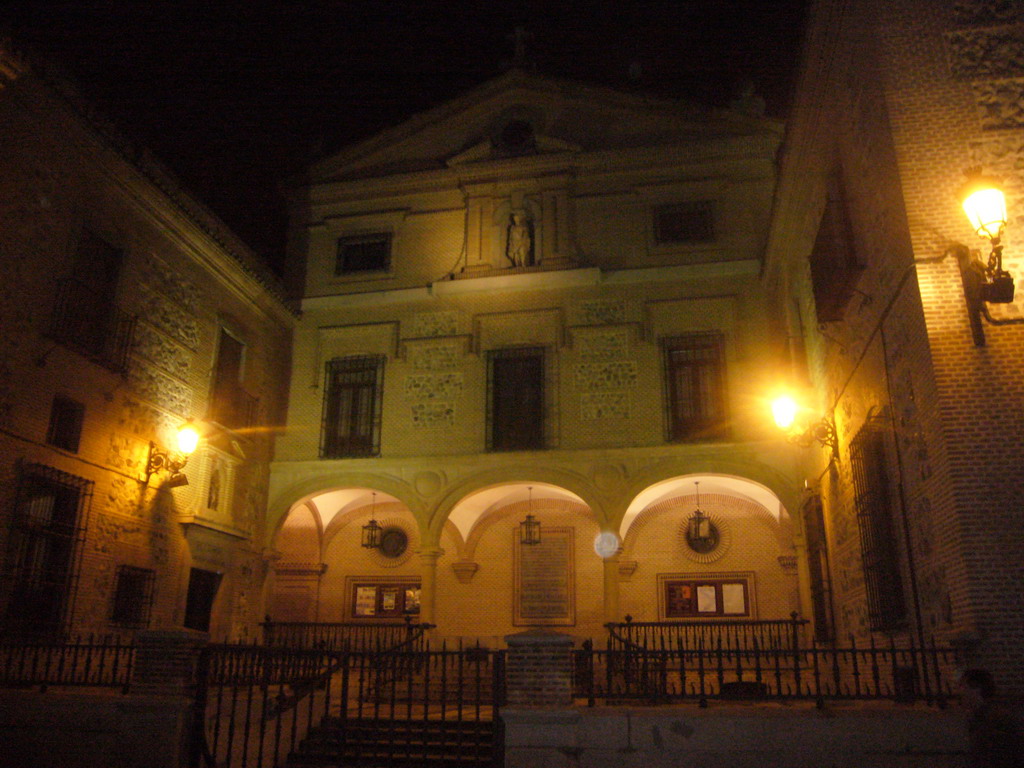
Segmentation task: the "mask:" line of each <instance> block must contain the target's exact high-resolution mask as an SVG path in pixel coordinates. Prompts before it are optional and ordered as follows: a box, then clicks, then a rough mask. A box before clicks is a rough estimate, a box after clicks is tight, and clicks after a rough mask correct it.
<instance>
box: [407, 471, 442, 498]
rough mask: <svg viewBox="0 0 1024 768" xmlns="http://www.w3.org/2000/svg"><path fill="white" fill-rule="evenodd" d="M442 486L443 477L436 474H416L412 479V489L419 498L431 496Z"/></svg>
mask: <svg viewBox="0 0 1024 768" xmlns="http://www.w3.org/2000/svg"><path fill="white" fill-rule="evenodd" d="M443 486H444V477H443V476H442V475H441V474H439V473H438V472H418V473H416V476H415V477H414V478H413V479H412V487H413V488H415V489H416V493H418V494H419V495H420V496H427V497H429V496H433V495H434V494H435V493H437V492H438V491H440V490H441V488H442V487H443Z"/></svg>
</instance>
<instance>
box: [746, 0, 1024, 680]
mask: <svg viewBox="0 0 1024 768" xmlns="http://www.w3.org/2000/svg"><path fill="white" fill-rule="evenodd" d="M1021 21H1022V19H1021V8H1020V4H1019V3H1013V2H1007V3H1000V2H986V1H985V0H962V1H960V2H945V3H933V2H923V1H920V2H919V1H918V0H906V1H904V2H898V3H890V2H868V3H853V2H816V3H814V4H812V12H811V17H810V22H809V26H808V32H807V39H806V43H805V51H804V56H803V64H802V69H801V72H800V75H799V81H798V85H797V89H796V101H795V105H794V108H793V111H792V114H791V117H790V119H789V122H788V124H787V137H786V140H785V144H784V148H783V151H782V154H781V164H780V167H781V171H780V180H779V185H778V188H777V191H776V194H775V209H774V215H773V223H772V227H771V233H770V236H769V239H768V247H767V251H766V260H765V265H766V270H765V274H766V288H767V290H769V291H770V292H771V293H772V295H773V296H774V297H775V300H776V305H775V306H776V311H777V313H778V316H780V317H783V318H785V321H786V327H787V336H788V337H789V338H790V339H791V341H792V353H793V354H792V360H793V378H794V381H795V382H796V383H798V384H801V385H802V386H803V388H804V393H805V398H806V399H805V403H806V405H807V406H808V407H809V408H810V411H809V412H808V413H807V414H806V421H805V423H807V424H810V425H812V426H813V424H814V422H815V421H816V420H817V419H819V418H821V417H825V418H826V419H828V420H831V421H832V424H833V425H834V428H835V435H836V437H837V443H838V444H837V450H836V454H835V460H834V461H832V462H831V463H828V464H827V465H826V462H825V459H826V458H827V455H826V456H822V457H821V459H822V460H821V461H819V462H817V463H815V462H813V461H809V462H808V463H807V464H806V465H805V467H804V476H805V478H806V479H807V481H808V487H809V489H810V493H809V496H808V499H807V502H806V504H805V505H804V507H803V511H802V513H801V515H800V516H801V517H802V521H801V522H802V523H803V530H804V531H805V533H806V535H807V537H808V541H807V550H808V552H812V551H817V552H819V553H820V554H819V555H818V557H817V560H818V562H817V564H814V563H812V565H811V570H812V572H813V571H815V570H817V573H818V574H819V575H816V576H815V577H814V579H813V581H815V582H816V591H817V594H818V595H820V598H819V600H818V603H819V606H818V607H819V611H820V613H821V616H822V618H824V619H825V620H826V621H827V622H828V623H829V625H830V626H831V627H832V631H833V632H834V634H835V635H836V636H837V637H839V638H846V637H848V636H849V635H853V636H856V637H865V636H866V635H868V634H874V635H875V636H876V637H888V636H895V637H906V636H911V637H917V638H921V637H923V638H929V637H935V638H936V639H937V641H938V642H940V643H941V642H953V643H957V644H960V645H961V646H962V647H963V648H964V650H965V651H966V652H967V654H968V655H967V659H968V660H969V661H970V662H971V663H973V664H977V665H980V666H983V667H987V668H990V669H992V670H994V671H996V672H997V673H998V676H999V677H1000V679H1001V683H1002V684H1003V686H1004V688H1006V689H1008V690H1013V691H1014V692H1016V693H1018V694H1019V693H1020V692H1022V691H1024V655H1022V654H1024V650H1022V649H1024V634H1022V633H1024V599H1022V596H1021V591H1020V589H1019V585H1020V584H1021V583H1022V581H1024V570H1022V568H1024V565H1022V563H1024V525H1022V523H1021V511H1022V506H1021V489H1022V487H1024V444H1022V441H1021V437H1020V436H1021V418H1022V414H1024V411H1022V402H1024V384H1022V379H1021V359H1022V357H1021V353H1022V351H1024V328H1022V327H1020V323H1022V322H1024V317H1022V313H1021V307H1022V304H1021V295H1020V293H1019V292H1018V294H1017V297H1016V299H1015V300H1013V301H1008V302H1007V301H1002V302H998V301H996V302H991V303H990V302H985V301H981V300H980V299H978V298H975V299H974V300H973V301H972V299H971V298H969V297H978V296H979V295H982V294H981V291H982V290H985V291H988V293H986V294H984V295H987V296H991V297H993V298H1000V297H998V296H997V293H996V292H995V290H994V288H985V289H982V288H972V285H975V286H976V285H977V282H978V281H979V280H980V281H982V282H986V283H990V284H993V285H994V283H995V275H994V274H989V275H984V274H983V272H984V269H983V267H982V266H980V265H979V266H971V262H972V261H974V260H977V259H980V260H981V261H982V262H984V263H987V261H988V258H989V254H990V251H992V246H991V244H990V243H989V241H988V240H987V239H985V238H979V237H977V236H976V235H975V234H974V232H973V231H972V229H973V228H972V227H971V225H970V224H969V223H968V219H967V218H966V217H965V216H964V214H963V211H962V210H961V209H960V205H959V200H958V196H959V195H958V193H959V191H960V189H961V188H962V187H963V186H964V185H965V183H966V182H967V181H968V176H974V175H976V174H979V173H980V174H982V175H984V176H988V177H995V178H996V179H997V180H998V181H1000V182H1001V184H1002V186H1003V188H1004V189H1005V192H1006V196H1007V208H1008V210H1009V216H1008V219H1009V220H1008V222H1007V223H1006V227H1005V234H1004V236H1003V239H1002V243H1003V244H1004V245H1005V246H1006V250H1005V254H1004V258H1003V267H1004V268H1005V270H1007V271H1008V272H1009V273H1011V274H1012V275H1013V276H1014V277H1015V278H1016V279H1018V280H1019V278H1020V275H1021V267H1022V258H1021V254H1020V249H1019V247H1018V245H1017V244H1018V243H1019V242H1020V240H1019V238H1020V234H1019V232H1020V224H1021V222H1022V221H1024V218H1022V216H1024V209H1022V207H1021V203H1022V193H1024V182H1022V179H1021V175H1020V168H1021V157H1022V154H1024V133H1022V128H1024V121H1022V119H1021V112H1020V102H1021V88H1022V84H1024V79H1022V78H1024V39H1022V37H1021V26H1020V23H1021ZM965 174H966V175H965ZM972 281H974V282H973V283H972ZM1001 298H1004V299H1005V298H1007V297H1006V296H1003V297H1001ZM812 559H813V558H812Z"/></svg>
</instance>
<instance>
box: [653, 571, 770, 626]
mask: <svg viewBox="0 0 1024 768" xmlns="http://www.w3.org/2000/svg"><path fill="white" fill-rule="evenodd" d="M662 583H663V584H664V589H665V618H666V619H692V618H702V617H706V618H714V617H716V616H728V617H743V616H750V598H749V588H748V586H747V582H746V580H745V579H734V580H714V579H707V580H704V579H701V580H679V581H676V580H667V579H666V580H665V581H663V582H662Z"/></svg>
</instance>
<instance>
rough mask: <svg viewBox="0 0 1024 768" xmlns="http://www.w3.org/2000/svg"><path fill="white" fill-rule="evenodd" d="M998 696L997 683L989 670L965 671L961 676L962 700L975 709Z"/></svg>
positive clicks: (965, 704)
mask: <svg viewBox="0 0 1024 768" xmlns="http://www.w3.org/2000/svg"><path fill="white" fill-rule="evenodd" d="M995 695H996V681H995V680H994V679H993V677H992V673H991V672H989V671H988V670H987V669H965V670H964V671H963V673H961V675H960V700H961V701H962V702H963V704H964V706H966V707H968V708H970V709H974V708H975V707H979V706H981V705H982V704H984V703H985V702H987V701H990V700H991V699H992V698H994V697H995Z"/></svg>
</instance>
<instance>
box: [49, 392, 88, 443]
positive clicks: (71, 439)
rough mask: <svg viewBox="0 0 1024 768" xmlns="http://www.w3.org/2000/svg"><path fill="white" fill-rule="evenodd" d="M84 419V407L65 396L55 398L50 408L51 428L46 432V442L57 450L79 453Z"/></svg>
mask: <svg viewBox="0 0 1024 768" xmlns="http://www.w3.org/2000/svg"><path fill="white" fill-rule="evenodd" d="M84 418H85V406H84V405H82V404H81V403H79V402H77V401H75V400H72V399H71V398H69V397H64V396H63V395H57V396H55V397H54V398H53V404H52V405H51V406H50V426H49V429H47V431H46V442H47V443H49V444H50V445H52V446H54V447H56V448H62V449H64V450H65V451H71V452H72V453H77V452H78V443H79V440H80V439H81V437H82V420H83V419H84Z"/></svg>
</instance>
